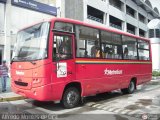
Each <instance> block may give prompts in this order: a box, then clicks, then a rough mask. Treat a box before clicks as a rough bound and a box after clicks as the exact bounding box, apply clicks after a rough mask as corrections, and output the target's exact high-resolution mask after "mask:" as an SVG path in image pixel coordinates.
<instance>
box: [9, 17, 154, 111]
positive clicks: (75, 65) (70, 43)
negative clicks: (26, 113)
mask: <svg viewBox="0 0 160 120" xmlns="http://www.w3.org/2000/svg"><path fill="white" fill-rule="evenodd" d="M150 50H151V47H150V41H149V40H148V39H145V38H142V37H138V36H135V35H132V34H129V33H124V32H122V31H119V30H113V29H110V28H107V27H100V26H95V25H91V24H87V23H84V22H80V21H77V20H72V19H66V18H53V19H51V20H48V21H43V22H41V23H37V24H35V25H32V26H29V27H27V28H24V29H22V30H20V31H19V32H18V34H17V45H16V47H15V51H14V55H13V59H12V62H11V78H12V83H11V86H12V90H13V91H14V92H15V93H17V94H21V95H23V96H26V97H28V98H32V99H35V100H39V101H61V103H62V104H63V106H64V107H65V108H73V107H75V106H77V105H78V104H79V102H80V101H81V98H84V97H86V96H90V95H95V94H98V93H103V92H109V91H112V90H116V89H121V91H122V92H123V93H129V94H131V93H133V92H134V90H135V89H136V86H137V85H140V84H142V83H145V82H148V81H150V80H151V76H152V60H151V51H150Z"/></svg>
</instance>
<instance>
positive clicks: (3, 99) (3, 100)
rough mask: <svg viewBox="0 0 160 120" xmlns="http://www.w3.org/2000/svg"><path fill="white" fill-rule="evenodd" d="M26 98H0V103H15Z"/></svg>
mask: <svg viewBox="0 0 160 120" xmlns="http://www.w3.org/2000/svg"><path fill="white" fill-rule="evenodd" d="M24 99H26V97H23V96H14V97H4V98H3V97H0V102H6V101H16V100H24Z"/></svg>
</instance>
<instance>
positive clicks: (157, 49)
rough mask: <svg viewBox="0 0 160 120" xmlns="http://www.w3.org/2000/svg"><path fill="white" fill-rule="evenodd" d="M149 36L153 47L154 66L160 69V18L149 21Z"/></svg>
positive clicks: (157, 69) (154, 68)
mask: <svg viewBox="0 0 160 120" xmlns="http://www.w3.org/2000/svg"><path fill="white" fill-rule="evenodd" d="M148 28H149V38H150V40H151V47H152V61H153V65H152V68H153V70H155V71H160V19H153V20H151V21H150V22H149V23H148Z"/></svg>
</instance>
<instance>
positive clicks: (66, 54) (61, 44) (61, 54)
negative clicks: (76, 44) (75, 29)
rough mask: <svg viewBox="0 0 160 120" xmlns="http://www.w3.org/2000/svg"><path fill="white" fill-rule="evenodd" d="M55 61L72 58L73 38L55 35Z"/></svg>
mask: <svg viewBox="0 0 160 120" xmlns="http://www.w3.org/2000/svg"><path fill="white" fill-rule="evenodd" d="M53 47H54V48H53V59H55V58H59V59H70V58H72V37H71V36H66V35H55V36H54V45H53Z"/></svg>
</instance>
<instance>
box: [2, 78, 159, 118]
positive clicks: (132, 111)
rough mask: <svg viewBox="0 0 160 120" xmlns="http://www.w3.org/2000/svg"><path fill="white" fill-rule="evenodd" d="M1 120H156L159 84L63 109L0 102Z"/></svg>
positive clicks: (47, 104)
mask: <svg viewBox="0 0 160 120" xmlns="http://www.w3.org/2000/svg"><path fill="white" fill-rule="evenodd" d="M0 118H1V119H3V120H14V119H16V120H17V119H19V120H22V119H25V120H32V119H34V120H36V119H37V120H38V119H39V120H42V119H45V120H47V119H49V120H51V119H60V120H61V119H62V120H83V119H85V120H103V119H105V120H143V119H144V120H145V119H146V120H147V119H149V120H150V119H151V120H152V119H153V120H158V119H160V80H154V81H151V82H150V83H148V84H146V85H143V86H139V87H138V89H137V90H136V91H135V93H134V94H129V95H123V94H122V93H121V92H120V91H119V90H117V91H113V92H110V93H104V94H99V95H96V96H91V97H87V98H86V100H85V103H84V105H80V106H79V107H77V108H73V109H64V108H62V107H61V105H60V104H59V103H54V102H39V101H34V100H31V99H26V100H18V101H10V102H1V103H0Z"/></svg>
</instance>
